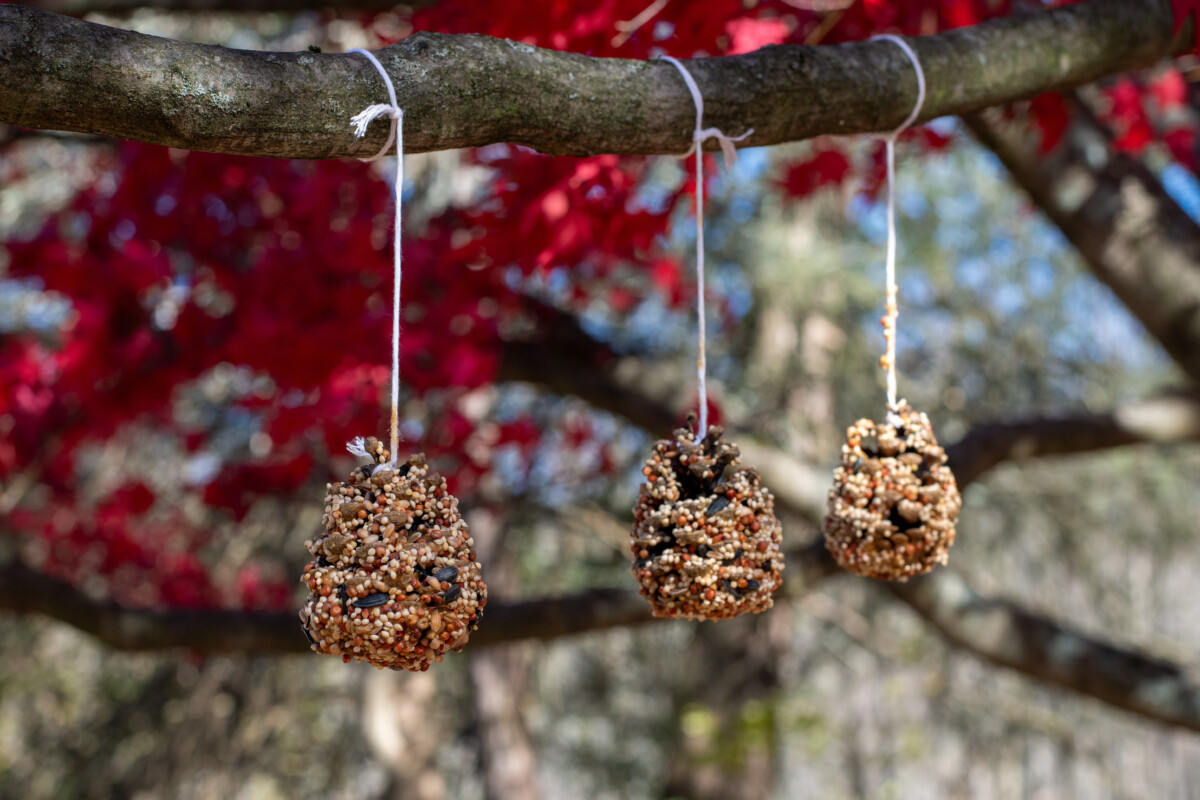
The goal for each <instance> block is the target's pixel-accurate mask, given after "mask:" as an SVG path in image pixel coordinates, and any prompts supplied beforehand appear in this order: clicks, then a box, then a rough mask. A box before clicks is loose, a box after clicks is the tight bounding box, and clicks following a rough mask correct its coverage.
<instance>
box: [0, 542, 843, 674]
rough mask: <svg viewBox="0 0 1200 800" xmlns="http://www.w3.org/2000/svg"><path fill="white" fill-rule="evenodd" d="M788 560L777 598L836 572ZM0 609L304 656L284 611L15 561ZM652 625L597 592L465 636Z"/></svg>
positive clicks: (540, 602)
mask: <svg viewBox="0 0 1200 800" xmlns="http://www.w3.org/2000/svg"><path fill="white" fill-rule="evenodd" d="M787 558H788V574H787V577H788V581H789V583H788V585H787V586H785V587H784V589H782V590H781V594H780V595H779V596H780V597H794V596H796V595H798V594H800V593H802V591H804V590H805V589H807V588H808V587H810V586H812V585H815V584H816V583H817V582H819V581H821V580H823V579H824V578H826V577H828V576H830V575H833V574H835V573H836V572H837V565H836V564H835V563H834V562H833V559H831V558H830V557H829V556H828V554H827V553H826V551H825V546H824V544H823V542H821V541H815V542H812V543H810V544H809V545H807V546H805V547H803V548H801V549H799V550H795V551H792V552H789V553H788V555H787ZM0 610H7V611H12V612H15V613H17V614H40V615H42V616H46V617H50V618H51V619H55V620H58V621H60V622H65V623H67V624H68V625H71V626H72V627H74V628H78V629H79V630H81V631H83V632H85V633H89V634H91V635H92V636H95V637H96V638H97V639H99V640H100V641H102V642H104V643H105V644H106V645H108V646H109V647H112V648H113V649H116V650H127V651H157V650H176V649H186V650H195V651H197V652H203V653H254V654H283V653H305V652H309V648H308V642H307V641H305V639H304V634H303V632H302V631H301V629H300V620H299V618H298V617H297V616H296V615H295V614H294V613H291V612H283V613H271V612H251V611H236V610H232V611H227V610H219V609H213V610H209V609H204V610H189V609H138V608H128V607H126V606H121V605H118V604H116V603H112V602H106V601H102V600H96V599H94V598H91V597H89V596H87V595H86V594H84V593H83V592H81V591H80V590H79V589H77V588H75V587H74V586H72V585H71V584H69V583H66V582H65V581H60V580H58V579H56V578H51V577H50V576H48V575H44V574H42V573H40V572H36V571H34V570H32V569H30V568H29V567H27V566H25V565H24V564H21V563H19V562H12V563H9V564H6V565H4V566H2V567H0ZM654 621H655V618H654V617H651V616H650V607H649V605H648V604H647V603H646V601H645V599H644V598H642V597H641V596H640V595H639V594H638V593H637V592H635V591H633V590H631V589H606V588H599V589H588V590H586V591H582V592H578V593H575V594H569V595H562V596H559V597H542V598H534V599H529V600H516V601H507V602H505V601H503V600H493V601H492V602H491V603H489V604H488V607H487V612H486V614H485V618H484V621H483V622H482V623H480V626H479V630H478V631H476V632H475V633H473V634H472V635H471V645H472V646H476V645H491V644H500V643H503V642H513V641H519V640H523V639H539V640H543V641H545V640H549V639H556V638H558V637H560V636H569V635H572V634H577V633H585V632H588V631H599V630H606V629H608V628H616V627H628V626H632V625H643V624H645V623H647V622H654Z"/></svg>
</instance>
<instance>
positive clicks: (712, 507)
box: [704, 494, 733, 517]
mask: <svg viewBox="0 0 1200 800" xmlns="http://www.w3.org/2000/svg"><path fill="white" fill-rule="evenodd" d="M732 502H733V501H732V500H730V499H729V495H725V494H719V495H717V496H716V498H715V499H713V501H712V502H711V503H709V504H708V510H707V511H705V512H704V514H705V516H709V517H711V516H712V515H713V514H716V513H717V512H719V511H722V510H724V509H726V508H728V507H729V504H730V503H732Z"/></svg>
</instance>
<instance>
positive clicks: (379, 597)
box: [354, 592, 391, 608]
mask: <svg viewBox="0 0 1200 800" xmlns="http://www.w3.org/2000/svg"><path fill="white" fill-rule="evenodd" d="M390 597H391V595H389V594H388V593H387V592H376V593H375V594H369V595H367V596H366V597H364V598H362V599H361V600H359V601H358V602H356V603H355V604H354V606H355V607H356V608H372V607H374V606H381V605H383V604H384V603H386V602H387V601H388V598H390Z"/></svg>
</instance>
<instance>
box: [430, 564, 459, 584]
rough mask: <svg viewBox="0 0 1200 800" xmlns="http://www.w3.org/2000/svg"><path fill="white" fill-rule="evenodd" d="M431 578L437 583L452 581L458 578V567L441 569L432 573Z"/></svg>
mask: <svg viewBox="0 0 1200 800" xmlns="http://www.w3.org/2000/svg"><path fill="white" fill-rule="evenodd" d="M433 577H435V578H437V579H438V580H439V581H452V580H454V579H455V578H457V577H458V567H442V568H441V569H439V570H438V571H437V572H435V573H433Z"/></svg>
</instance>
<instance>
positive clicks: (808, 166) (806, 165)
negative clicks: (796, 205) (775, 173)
mask: <svg viewBox="0 0 1200 800" xmlns="http://www.w3.org/2000/svg"><path fill="white" fill-rule="evenodd" d="M849 174H850V159H848V158H846V156H845V154H843V153H842V151H841V150H840V149H839V148H838V147H837V146H836V145H835V144H831V143H830V144H823V145H819V146H818V147H817V148H815V149H814V151H813V153H812V155H810V156H809V157H808V158H805V159H802V160H800V161H796V162H793V163H792V164H790V165H788V167H787V171H786V172H785V173H784V175H783V178H782V180H780V181H779V185H780V188H781V189H783V191H784V192H786V193H787V195H788V196H789V197H807V196H808V195H810V194H812V193H813V192H815V191H816V190H817V189H820V188H821V187H822V186H831V185H832V186H838V185H841V183H842V181H844V180H845V179H846V177H847V176H848V175H849Z"/></svg>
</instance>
